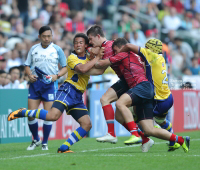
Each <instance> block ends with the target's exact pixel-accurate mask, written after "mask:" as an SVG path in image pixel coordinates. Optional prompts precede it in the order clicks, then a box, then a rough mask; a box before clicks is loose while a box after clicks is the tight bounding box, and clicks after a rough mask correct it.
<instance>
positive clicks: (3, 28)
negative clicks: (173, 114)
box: [0, 0, 200, 89]
mask: <svg viewBox="0 0 200 170" xmlns="http://www.w3.org/2000/svg"><path fill="white" fill-rule="evenodd" d="M120 6H125V7H127V8H129V9H131V10H133V11H135V12H138V15H135V14H132V13H129V12H124V11H123V10H119V7H120ZM95 10H96V12H95ZM117 14H118V15H117ZM140 14H144V15H145V16H146V17H147V18H148V17H149V18H150V20H149V21H144V20H141V19H140V18H139V17H138V16H139V15H140ZM116 16H118V17H117V22H116V23H117V24H114V22H115V21H114V18H116ZM154 19H156V20H157V21H159V23H160V24H161V29H160V30H159V28H158V27H156V25H155V24H153V22H151V21H153V20H154ZM93 24H97V25H100V26H101V27H102V28H103V29H104V31H105V33H106V37H107V39H116V38H118V37H124V38H126V39H127V40H128V41H129V42H130V43H132V44H135V45H137V46H142V47H144V44H145V42H146V41H147V40H148V39H150V38H152V37H155V38H159V39H161V40H162V42H163V43H165V44H164V46H163V53H164V54H165V56H166V61H167V62H168V68H169V70H168V73H169V74H170V77H174V78H176V79H182V76H183V75H199V74H200V48H199V46H200V45H199V42H198V40H199V39H200V38H199V33H198V32H199V30H200V0H98V1H97V0H73V1H72V0H71V1H70V0H0V89H1V88H7V89H9V88H22V89H23V88H27V86H28V79H29V78H28V75H26V74H25V73H24V66H23V64H24V62H25V60H26V58H27V53H28V51H29V49H30V48H31V46H33V45H34V44H36V43H39V39H38V31H39V29H40V27H41V26H43V25H49V26H50V27H51V28H52V30H53V42H54V43H55V44H56V45H58V46H60V47H61V48H62V49H63V51H64V53H65V55H66V56H69V55H70V53H71V51H72V50H73V37H74V35H75V34H76V33H78V32H83V33H85V32H86V31H87V30H88V28H90V27H91V25H93ZM182 31H183V32H186V34H188V35H191V36H189V37H186V36H182V34H181V32H182ZM193 37H195V38H194V39H193ZM106 73H112V74H113V71H112V70H111V69H109V70H107V72H106ZM106 73H105V74H106ZM107 77H108V78H109V76H107ZM63 80H64V78H63V79H62V78H61V79H60V83H61V82H62V81H63Z"/></svg>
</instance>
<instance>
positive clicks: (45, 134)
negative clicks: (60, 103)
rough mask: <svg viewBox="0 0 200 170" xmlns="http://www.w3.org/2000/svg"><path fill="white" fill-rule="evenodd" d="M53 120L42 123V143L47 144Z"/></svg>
mask: <svg viewBox="0 0 200 170" xmlns="http://www.w3.org/2000/svg"><path fill="white" fill-rule="evenodd" d="M52 124H53V122H51V121H44V123H43V141H42V144H47V142H48V138H49V134H50V132H51V128H52Z"/></svg>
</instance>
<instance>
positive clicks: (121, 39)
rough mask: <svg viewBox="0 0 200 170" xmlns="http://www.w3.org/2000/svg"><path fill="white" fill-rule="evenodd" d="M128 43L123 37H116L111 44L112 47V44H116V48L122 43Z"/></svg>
mask: <svg viewBox="0 0 200 170" xmlns="http://www.w3.org/2000/svg"><path fill="white" fill-rule="evenodd" d="M127 43H128V41H127V40H126V39H125V38H117V39H116V40H115V41H114V42H113V44H112V48H113V47H114V46H117V47H118V48H121V46H122V45H126V44H127Z"/></svg>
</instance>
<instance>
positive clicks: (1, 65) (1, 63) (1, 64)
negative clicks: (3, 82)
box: [0, 56, 6, 70]
mask: <svg viewBox="0 0 200 170" xmlns="http://www.w3.org/2000/svg"><path fill="white" fill-rule="evenodd" d="M5 68H6V59H5V58H4V57H3V56H0V70H5Z"/></svg>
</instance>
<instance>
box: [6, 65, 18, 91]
mask: <svg viewBox="0 0 200 170" xmlns="http://www.w3.org/2000/svg"><path fill="white" fill-rule="evenodd" d="M9 74H10V76H11V79H10V83H9V84H7V85H5V86H4V88H5V89H18V88H19V84H20V82H19V78H20V70H19V67H12V68H10V70H9Z"/></svg>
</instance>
